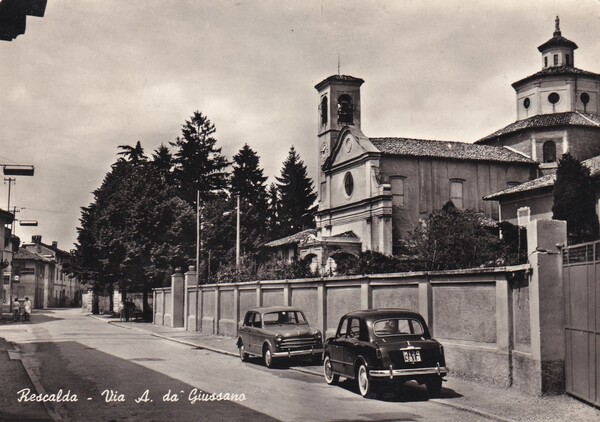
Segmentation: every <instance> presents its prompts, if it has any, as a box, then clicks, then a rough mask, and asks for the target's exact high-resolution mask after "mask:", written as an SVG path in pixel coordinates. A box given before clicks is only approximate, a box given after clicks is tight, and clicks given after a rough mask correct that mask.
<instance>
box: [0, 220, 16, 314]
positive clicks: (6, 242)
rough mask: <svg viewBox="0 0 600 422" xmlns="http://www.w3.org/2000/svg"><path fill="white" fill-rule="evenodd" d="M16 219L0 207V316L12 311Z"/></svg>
mask: <svg viewBox="0 0 600 422" xmlns="http://www.w3.org/2000/svg"><path fill="white" fill-rule="evenodd" d="M13 220H14V215H13V214H12V213H10V212H8V211H4V210H1V209H0V271H2V290H0V294H1V295H2V297H0V306H1V307H0V317H1V316H2V314H4V313H9V312H10V302H11V299H10V287H11V264H12V245H13V237H12V235H11V228H10V224H11V223H12V222H13Z"/></svg>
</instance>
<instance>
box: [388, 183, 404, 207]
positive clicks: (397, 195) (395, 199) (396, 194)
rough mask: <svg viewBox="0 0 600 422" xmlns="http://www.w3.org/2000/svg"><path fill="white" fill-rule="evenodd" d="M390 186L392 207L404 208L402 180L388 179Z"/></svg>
mask: <svg viewBox="0 0 600 422" xmlns="http://www.w3.org/2000/svg"><path fill="white" fill-rule="evenodd" d="M390 182H391V184H392V206H397V207H403V206H404V189H405V186H404V179H403V178H401V177H393V178H390Z"/></svg>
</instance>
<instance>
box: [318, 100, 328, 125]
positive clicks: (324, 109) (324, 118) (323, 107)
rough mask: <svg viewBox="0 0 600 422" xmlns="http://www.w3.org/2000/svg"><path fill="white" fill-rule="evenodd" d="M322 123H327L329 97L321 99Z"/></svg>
mask: <svg viewBox="0 0 600 422" xmlns="http://www.w3.org/2000/svg"><path fill="white" fill-rule="evenodd" d="M320 108H321V124H322V125H326V124H327V117H328V116H327V112H328V110H327V97H323V99H322V100H321V107H320Z"/></svg>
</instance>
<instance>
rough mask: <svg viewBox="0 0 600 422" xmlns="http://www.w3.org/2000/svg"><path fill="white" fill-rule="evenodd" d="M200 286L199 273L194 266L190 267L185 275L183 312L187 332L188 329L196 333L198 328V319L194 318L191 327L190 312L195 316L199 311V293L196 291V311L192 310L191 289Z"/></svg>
mask: <svg viewBox="0 0 600 422" xmlns="http://www.w3.org/2000/svg"><path fill="white" fill-rule="evenodd" d="M195 286H198V273H197V272H196V271H195V268H194V266H193V265H192V266H190V267H189V271H188V272H187V273H185V291H184V311H183V318H184V327H185V329H186V330H188V329H190V328H191V329H192V331H196V329H197V326H196V321H197V318H194V320H192V321H191V323H192V326H191V327H190V312H194V315H195V314H196V312H197V311H198V305H197V304H198V296H197V293H198V291H197V290H196V302H195V303H196V306H195V308H196V309H191V308H190V294H192V293H190V287H195Z"/></svg>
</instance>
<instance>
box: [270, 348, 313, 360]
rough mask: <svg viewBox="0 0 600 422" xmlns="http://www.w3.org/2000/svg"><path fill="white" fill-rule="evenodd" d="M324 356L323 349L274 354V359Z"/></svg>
mask: <svg viewBox="0 0 600 422" xmlns="http://www.w3.org/2000/svg"><path fill="white" fill-rule="evenodd" d="M321 354H323V348H318V349H308V350H287V351H281V352H274V353H273V354H272V356H273V357H274V358H284V357H292V356H305V355H321Z"/></svg>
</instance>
